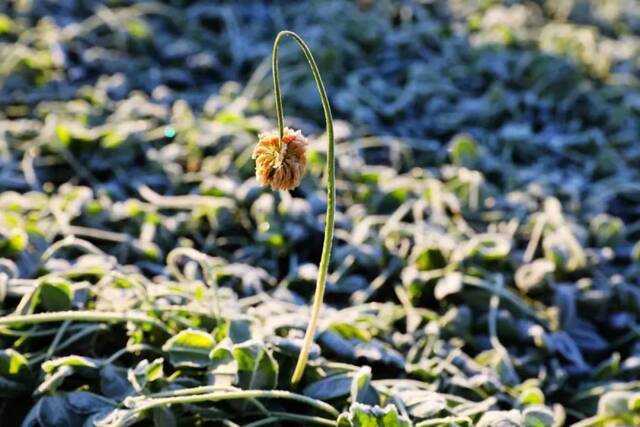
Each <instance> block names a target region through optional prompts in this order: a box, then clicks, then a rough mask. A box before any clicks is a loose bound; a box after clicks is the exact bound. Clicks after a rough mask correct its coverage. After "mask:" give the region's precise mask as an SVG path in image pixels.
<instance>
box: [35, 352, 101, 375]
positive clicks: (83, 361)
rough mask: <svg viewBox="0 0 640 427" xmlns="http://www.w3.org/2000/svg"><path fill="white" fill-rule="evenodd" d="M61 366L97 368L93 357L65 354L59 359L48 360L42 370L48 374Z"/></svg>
mask: <svg viewBox="0 0 640 427" xmlns="http://www.w3.org/2000/svg"><path fill="white" fill-rule="evenodd" d="M61 366H69V367H72V368H89V369H96V368H97V365H96V363H95V361H94V360H93V359H89V358H87V357H82V356H76V355H72V356H64V357H58V358H57V359H52V360H47V361H46V362H44V363H43V364H42V366H41V367H42V370H43V371H44V373H46V374H51V373H53V372H55V371H56V370H57V369H59V368H60V367H61Z"/></svg>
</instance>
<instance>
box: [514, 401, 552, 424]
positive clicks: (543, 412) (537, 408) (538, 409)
mask: <svg viewBox="0 0 640 427" xmlns="http://www.w3.org/2000/svg"><path fill="white" fill-rule="evenodd" d="M522 417H523V419H524V425H525V427H552V426H553V425H554V418H553V412H552V411H551V409H549V408H547V407H546V406H542V405H534V406H529V407H528V408H526V409H525V410H524V411H523V412H522Z"/></svg>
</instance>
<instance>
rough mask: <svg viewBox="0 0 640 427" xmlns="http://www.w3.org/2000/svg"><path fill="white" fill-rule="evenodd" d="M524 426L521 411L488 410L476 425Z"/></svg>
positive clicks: (483, 426) (482, 426) (494, 426)
mask: <svg viewBox="0 0 640 427" xmlns="http://www.w3.org/2000/svg"><path fill="white" fill-rule="evenodd" d="M497 426H500V427H522V415H521V414H520V412H519V411H517V410H515V409H512V410H511V411H487V412H485V413H484V414H483V415H482V417H480V420H478V423H477V424H476V427H497Z"/></svg>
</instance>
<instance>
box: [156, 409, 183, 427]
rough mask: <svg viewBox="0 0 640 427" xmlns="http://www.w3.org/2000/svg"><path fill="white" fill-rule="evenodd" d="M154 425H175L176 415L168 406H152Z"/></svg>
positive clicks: (160, 426) (166, 426)
mask: <svg viewBox="0 0 640 427" xmlns="http://www.w3.org/2000/svg"><path fill="white" fill-rule="evenodd" d="M153 425H154V427H177V425H178V421H177V420H176V416H175V415H174V414H173V412H171V409H169V408H162V407H160V408H153Z"/></svg>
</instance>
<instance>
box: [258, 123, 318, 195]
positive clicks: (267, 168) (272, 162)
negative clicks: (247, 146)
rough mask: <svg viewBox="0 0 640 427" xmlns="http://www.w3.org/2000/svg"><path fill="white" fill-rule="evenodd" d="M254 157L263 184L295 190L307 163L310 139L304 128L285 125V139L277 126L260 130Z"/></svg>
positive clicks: (274, 188)
mask: <svg viewBox="0 0 640 427" xmlns="http://www.w3.org/2000/svg"><path fill="white" fill-rule="evenodd" d="M251 158H252V159H255V161H256V178H257V179H258V182H259V183H260V184H262V185H270V186H271V189H273V190H293V189H294V188H296V187H297V186H298V185H299V184H300V181H301V180H302V177H303V176H304V170H305V167H306V166H307V139H306V138H305V137H304V135H302V132H301V131H299V130H296V131H294V130H292V129H289V128H284V136H283V138H282V140H280V136H279V134H278V131H277V130H275V131H271V132H266V133H263V134H260V135H259V140H258V145H257V146H256V148H255V149H254V150H253V155H252V156H251Z"/></svg>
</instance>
